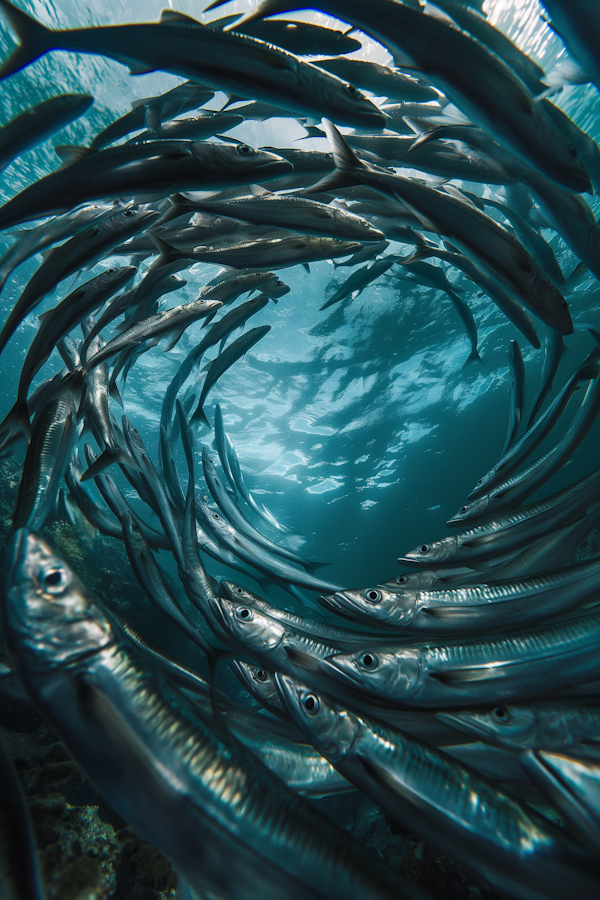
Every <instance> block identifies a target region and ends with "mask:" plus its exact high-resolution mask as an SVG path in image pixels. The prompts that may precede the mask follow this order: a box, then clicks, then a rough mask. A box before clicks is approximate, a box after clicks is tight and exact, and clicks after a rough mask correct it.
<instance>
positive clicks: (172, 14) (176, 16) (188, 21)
mask: <svg viewBox="0 0 600 900" xmlns="http://www.w3.org/2000/svg"><path fill="white" fill-rule="evenodd" d="M158 21H159V22H160V23H161V25H165V24H166V25H168V24H170V23H171V24H172V23H173V22H174V23H177V22H180V23H181V24H183V25H200V26H202V22H199V21H198V19H194V18H193V16H187V15H186V14H185V13H182V12H178V11H177V10H176V9H163V10H162V11H161V14H160V18H159V20H158ZM202 27H205V26H202Z"/></svg>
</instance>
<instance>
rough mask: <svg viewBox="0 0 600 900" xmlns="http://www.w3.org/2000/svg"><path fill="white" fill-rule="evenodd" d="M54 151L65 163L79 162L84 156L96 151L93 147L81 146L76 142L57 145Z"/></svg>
mask: <svg viewBox="0 0 600 900" xmlns="http://www.w3.org/2000/svg"><path fill="white" fill-rule="evenodd" d="M54 152H55V153H56V155H57V156H58V158H59V159H60V160H61V161H62V162H63V163H64V164H65V165H70V163H74V162H78V161H79V160H80V159H83V158H84V156H89V155H90V154H91V153H96V151H95V150H93V149H92V148H91V147H79V146H77V145H76V144H63V145H61V146H59V147H55V148H54Z"/></svg>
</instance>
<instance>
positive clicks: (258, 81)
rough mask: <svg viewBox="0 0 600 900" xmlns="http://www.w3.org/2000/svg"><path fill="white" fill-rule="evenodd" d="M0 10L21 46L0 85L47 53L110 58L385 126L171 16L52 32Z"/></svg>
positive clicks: (368, 112) (349, 95)
mask: <svg viewBox="0 0 600 900" xmlns="http://www.w3.org/2000/svg"><path fill="white" fill-rule="evenodd" d="M0 7H1V9H2V11H3V12H4V15H5V17H6V18H7V19H8V21H9V22H10V25H11V27H12V29H13V30H14V31H15V32H16V34H17V36H18V37H19V39H20V41H21V43H20V44H19V46H18V47H17V49H16V50H14V51H13V53H12V54H11V55H10V57H9V58H8V59H7V60H5V62H4V64H3V65H2V66H1V67H0V78H8V77H9V76H10V75H12V74H14V73H15V72H18V71H20V70H21V69H23V68H24V67H26V66H27V65H29V64H30V63H31V62H33V60H34V59H37V58H39V57H40V56H42V55H44V54H45V53H48V52H50V51H51V50H55V49H62V50H72V51H75V52H76V53H92V54H100V55H103V56H108V57H109V58H110V59H114V60H116V61H117V62H122V63H123V64H124V65H127V66H129V69H130V71H131V73H132V74H142V73H143V72H149V71H155V70H156V69H161V70H162V71H164V72H171V73H172V74H173V75H180V76H181V77H183V78H189V79H192V80H197V81H199V82H201V83H202V84H203V85H206V86H208V87H210V88H213V89H215V90H218V91H232V92H234V93H235V94H238V95H240V96H242V97H244V96H246V97H248V96H250V97H251V98H253V99H257V100H267V101H268V102H270V103H281V104H282V105H283V106H284V108H285V109H295V110H297V111H298V112H300V113H301V114H302V115H313V114H314V115H316V116H318V117H319V118H320V117H321V116H323V115H328V114H331V115H333V116H335V118H336V121H338V122H339V123H340V124H341V125H357V126H358V127H359V128H360V127H362V126H366V127H368V126H369V125H372V126H374V127H375V128H377V127H378V126H382V125H383V122H384V117H383V115H382V113H380V112H379V110H378V109H377V107H376V106H375V104H373V103H371V101H370V100H368V99H367V98H366V97H365V96H363V94H361V92H360V91H359V90H357V88H355V87H354V85H352V84H348V83H347V82H344V81H342V79H341V78H337V77H336V76H335V75H330V74H329V73H328V72H325V71H324V70H323V69H319V68H317V67H316V66H314V65H311V64H310V63H308V62H304V61H303V60H301V59H299V58H298V57H297V56H294V54H293V53H289V52H287V51H285V50H282V49H280V48H278V47H275V46H273V45H272V44H268V43H266V42H265V41H259V40H256V39H255V38H251V37H245V36H243V35H232V34H229V33H228V32H222V31H216V30H214V29H211V28H208V27H206V26H204V25H202V24H201V23H200V22H198V21H197V20H196V19H193V18H191V17H190V16H186V15H184V14H183V13H179V12H176V11H175V10H172V9H165V10H163V12H162V14H161V18H160V21H159V22H152V23H147V24H136V25H118V26H106V27H102V26H96V27H91V28H79V29H77V28H73V29H64V30H51V29H48V28H46V27H45V26H44V25H42V24H41V23H40V22H38V21H37V20H36V19H34V18H33V17H31V16H28V15H27V14H26V13H24V12H22V11H21V10H18V9H17V8H16V7H15V6H13V5H12V3H9V2H8V0H2V3H1V4H0ZM133 47H135V48H136V51H135V55H134V56H132V48H133ZM226 60H227V61H226ZM0 221H1V220H0Z"/></svg>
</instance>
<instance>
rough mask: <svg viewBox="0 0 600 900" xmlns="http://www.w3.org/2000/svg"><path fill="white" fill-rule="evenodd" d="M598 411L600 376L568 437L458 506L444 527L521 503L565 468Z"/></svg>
mask: <svg viewBox="0 0 600 900" xmlns="http://www.w3.org/2000/svg"><path fill="white" fill-rule="evenodd" d="M589 374H591V375H592V373H589ZM599 410H600V375H592V380H591V381H590V382H589V384H588V388H587V390H586V393H585V395H584V398H583V401H582V403H581V406H580V408H579V410H578V412H577V414H576V416H575V418H574V419H573V422H572V423H571V428H570V429H569V432H568V434H567V435H565V437H564V438H563V439H562V440H561V441H559V443H558V444H557V445H556V446H555V447H553V448H552V449H551V450H549V451H548V452H547V453H546V454H545V455H544V456H542V457H541V459H539V460H537V461H536V462H535V463H533V464H532V465H531V466H529V468H528V469H525V470H524V471H523V472H518V473H517V474H516V475H513V477H512V478H508V479H507V480H506V481H504V482H502V483H501V484H500V485H498V486H497V487H495V488H492V489H491V490H490V491H488V493H486V494H483V495H482V496H480V497H478V498H477V499H475V500H472V501H471V502H470V503H467V504H466V505H465V506H461V508H460V509H459V511H458V512H457V513H456V514H455V515H454V516H452V518H451V519H448V522H447V523H446V524H447V525H449V527H455V526H459V525H461V524H463V523H464V522H469V521H474V520H476V519H481V518H482V517H483V516H484V515H487V516H491V515H493V514H494V513H495V512H496V511H497V510H499V509H506V508H507V507H511V506H515V505H517V504H518V503H521V502H522V501H523V500H524V499H526V498H527V497H529V496H530V495H531V494H533V493H534V491H536V490H537V488H539V487H541V485H542V484H545V482H546V481H547V480H548V479H549V478H550V477H551V476H552V475H553V474H554V473H555V472H557V471H558V470H559V469H560V468H561V467H562V466H564V465H565V463H566V462H567V461H568V460H569V459H570V457H571V456H572V454H573V453H574V452H575V450H576V449H577V447H578V446H579V445H580V443H581V442H582V440H583V439H584V437H585V435H586V434H587V433H588V431H589V430H590V428H591V427H592V425H593V424H594V421H595V420H596V417H597V415H598V411H599ZM449 523H451V524H449Z"/></svg>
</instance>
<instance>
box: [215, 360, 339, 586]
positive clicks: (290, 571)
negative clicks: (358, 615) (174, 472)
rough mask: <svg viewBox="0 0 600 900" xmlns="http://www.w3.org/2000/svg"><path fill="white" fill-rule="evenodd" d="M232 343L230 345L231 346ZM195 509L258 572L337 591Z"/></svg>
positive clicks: (218, 517) (220, 520) (219, 519)
mask: <svg viewBox="0 0 600 900" xmlns="http://www.w3.org/2000/svg"><path fill="white" fill-rule="evenodd" d="M232 346H233V345H232ZM197 508H198V510H199V512H200V518H201V521H202V523H203V524H204V526H205V527H206V528H207V530H208V531H209V533H211V534H213V535H214V538H215V540H217V541H218V543H220V544H223V545H224V546H225V547H227V549H228V550H231V552H232V553H234V554H235V555H236V556H238V557H239V558H240V559H242V560H243V561H244V562H246V563H249V564H250V565H252V566H255V568H257V569H258V570H259V571H261V572H264V573H265V574H266V575H268V576H270V577H271V578H274V579H280V580H282V581H284V582H289V583H290V584H293V585H297V586H298V587H305V588H308V590H312V591H327V590H332V589H333V590H337V587H336V586H335V585H334V583H333V582H331V581H325V580H324V579H321V578H317V577H315V576H314V575H311V574H310V573H308V572H305V571H304V570H303V569H300V568H297V567H296V566H294V565H292V564H291V563H290V562H288V561H287V560H284V559H282V558H281V557H278V556H274V555H273V554H272V553H269V552H268V551H267V550H265V548H264V547H261V546H259V545H258V544H255V543H254V541H251V540H250V538H248V537H246V536H245V535H243V534H241V532H239V531H237V529H235V528H234V527H233V526H232V525H230V523H229V522H227V521H226V519H225V518H224V517H223V516H222V515H220V514H219V513H218V512H215V511H214V510H212V509H211V508H210V507H209V506H208V504H206V503H204V502H203V501H202V500H200V501H198V503H197Z"/></svg>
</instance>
